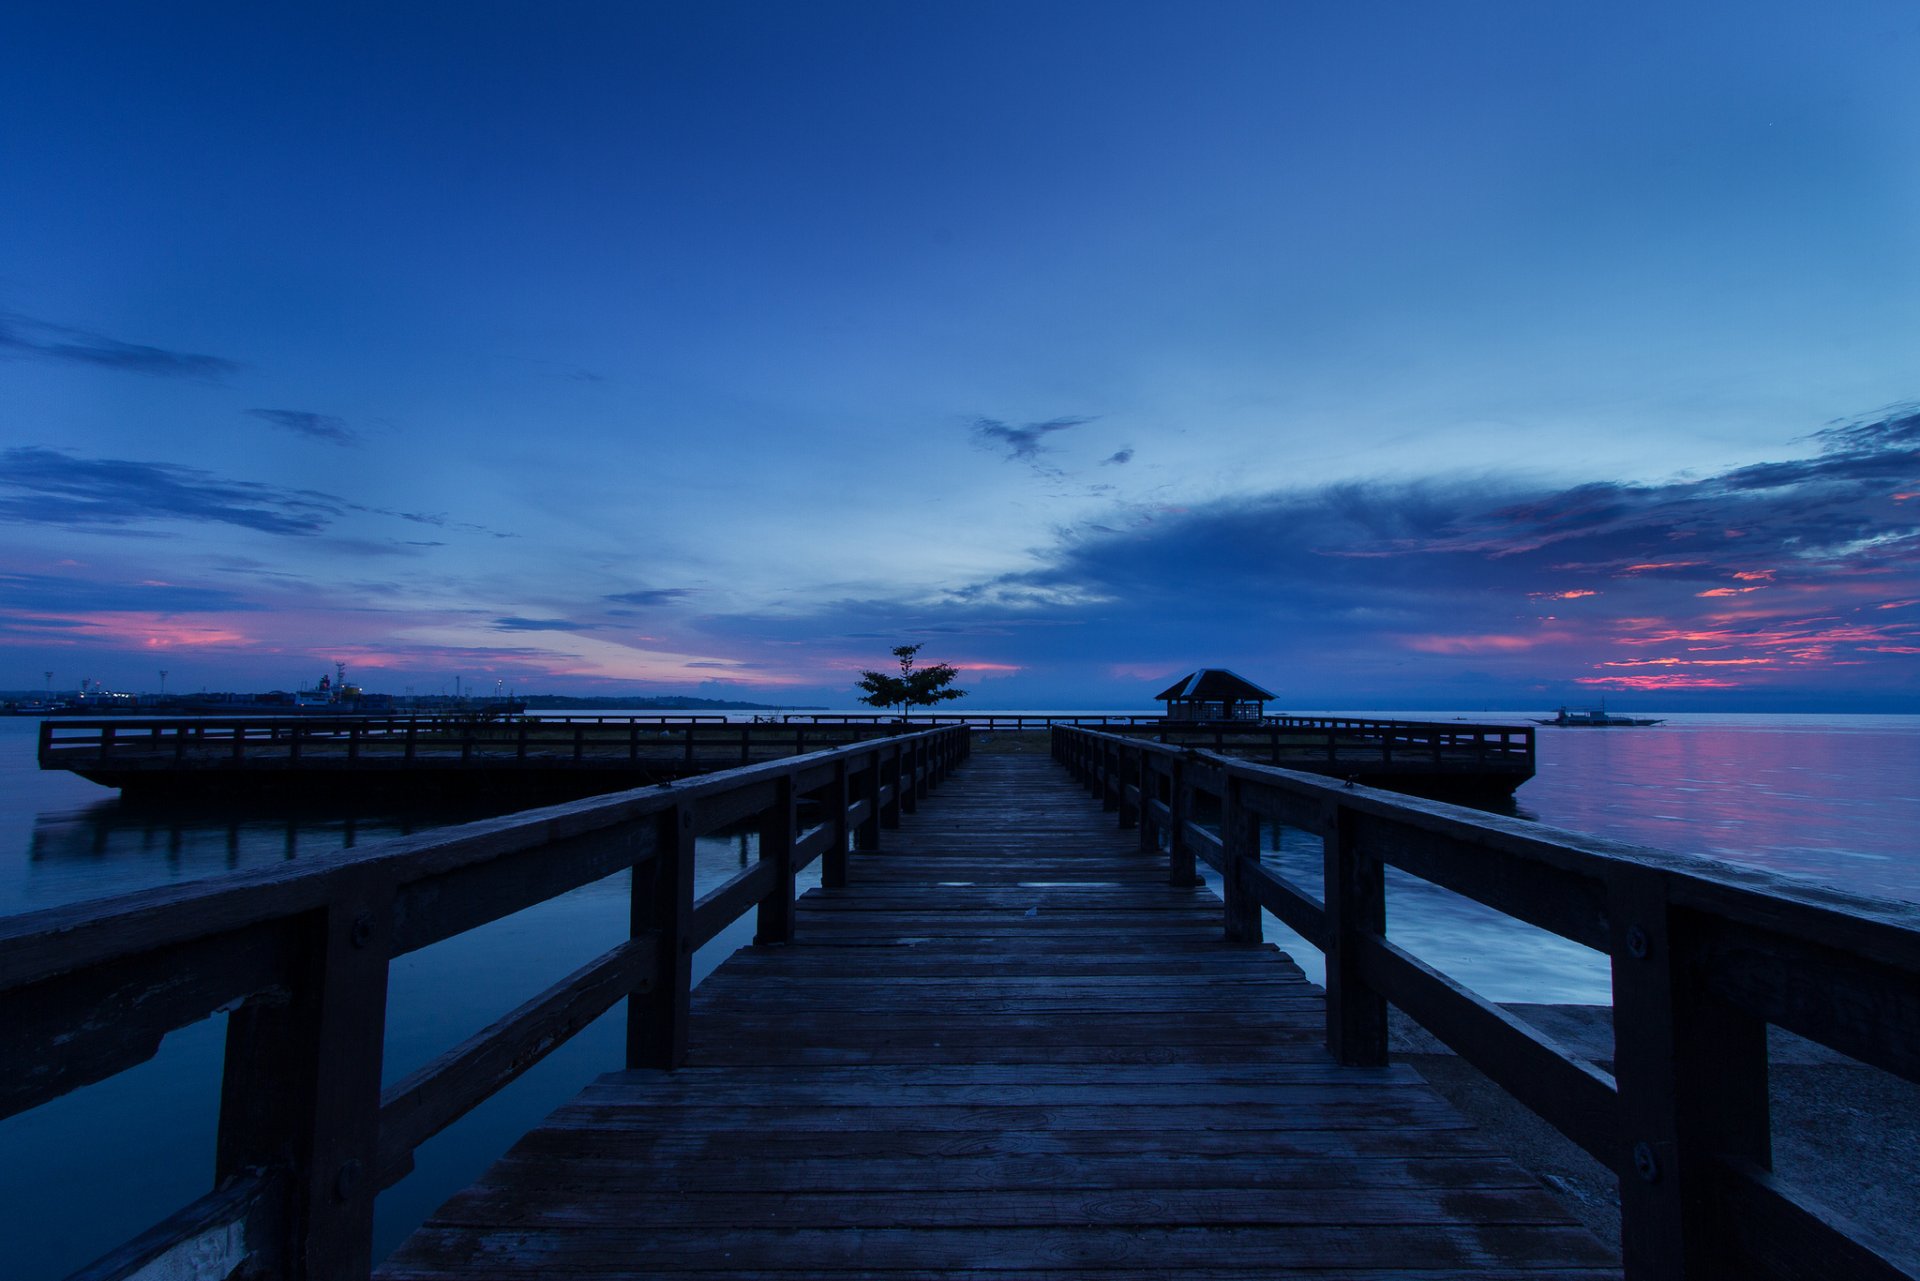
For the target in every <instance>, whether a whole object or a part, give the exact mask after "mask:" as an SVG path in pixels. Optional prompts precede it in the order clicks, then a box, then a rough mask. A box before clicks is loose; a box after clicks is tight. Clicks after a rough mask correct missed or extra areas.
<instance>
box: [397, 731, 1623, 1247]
mask: <svg viewBox="0 0 1920 1281" xmlns="http://www.w3.org/2000/svg"><path fill="white" fill-rule="evenodd" d="M1166 882H1167V872H1166V862H1165V859H1164V857H1163V858H1161V859H1159V860H1152V859H1149V858H1147V857H1145V856H1143V855H1142V854H1141V853H1140V852H1139V844H1138V841H1137V839H1136V837H1135V834H1134V833H1133V832H1123V831H1121V830H1119V829H1118V828H1116V826H1115V825H1114V821H1113V816H1112V815H1111V814H1109V813H1103V812H1102V810H1101V808H1100V806H1099V803H1098V802H1097V801H1095V800H1091V799H1089V798H1088V797H1087V796H1086V794H1085V793H1083V792H1082V791H1081V790H1080V789H1079V788H1078V787H1076V786H1075V785H1074V784H1073V782H1072V781H1071V779H1070V778H1069V776H1068V775H1067V773H1066V772H1065V771H1064V770H1063V769H1061V768H1060V767H1058V766H1056V765H1055V764H1053V762H1051V761H1050V760H1048V759H1046V758H1045V757H1044V756H1039V755H1019V754H991V753H985V754H976V755H975V756H973V757H972V758H971V759H970V760H968V761H967V762H966V763H965V764H963V765H962V766H961V768H960V769H959V770H958V771H956V773H955V774H954V775H953V776H952V777H951V779H949V780H948V781H947V782H946V783H945V784H944V785H943V786H942V787H940V788H939V789H937V790H936V791H935V792H934V793H933V794H932V795H931V796H930V797H928V798H927V799H925V800H923V801H921V803H920V807H919V810H918V812H917V813H915V814H910V815H908V816H906V817H905V818H904V819H903V822H902V827H901V830H900V831H899V832H898V833H897V839H896V838H895V834H892V833H890V834H889V837H888V847H887V849H886V850H885V851H884V852H881V853H877V854H856V855H855V856H854V857H853V860H852V864H851V874H850V884H849V886H848V887H847V888H844V889H837V890H815V891H813V892H812V893H810V894H808V895H807V896H806V897H805V898H803V899H802V900H801V902H800V904H799V906H798V918H797V922H798V923H797V931H796V941H795V942H794V943H792V944H789V945H785V946H777V947H755V948H750V949H747V950H745V951H743V952H740V953H739V954H737V955H736V956H734V957H733V958H732V959H731V960H729V961H728V962H727V963H726V964H725V965H723V966H722V967H721V968H720V969H719V970H718V971H716V972H715V973H714V974H713V975H712V976H711V977H710V978H708V979H707V980H706V982H704V983H703V984H701V986H700V987H699V988H698V989H697V990H696V991H695V992H694V994H693V1014H692V1020H691V1024H690V1029H691V1048H690V1053H689V1060H688V1066H687V1067H686V1068H684V1069H682V1070H679V1071H676V1072H672V1073H665V1072H619V1073H613V1074H610V1075H608V1076H605V1077H602V1078H601V1079H600V1080H599V1081H597V1082H596V1083H595V1084H593V1085H592V1086H590V1087H589V1088H588V1089H586V1090H585V1091H584V1092H583V1093H582V1094H581V1095H580V1096H579V1097H578V1098H577V1099H575V1100H574V1101H573V1102H572V1103H570V1104H568V1105H567V1106H565V1107H563V1108H561V1109H560V1110H559V1111H558V1112H556V1113H554V1114H553V1116H551V1117H550V1118H549V1119H548V1120H547V1121H546V1123H545V1124H543V1125H542V1126H540V1127H539V1128H538V1129H536V1130H534V1131H533V1132H532V1133H530V1134H528V1135H527V1136H526V1137H524V1138H523V1139H521V1141H520V1142H519V1143H518V1144H516V1145H515V1146H514V1148H513V1149H512V1151H510V1152H509V1153H508V1154H507V1156H506V1157H505V1158H503V1159H502V1160H501V1161H499V1162H498V1163H496V1164H495V1166H494V1167H493V1168H492V1169H491V1170H490V1171H488V1173H487V1174H486V1176H485V1177H484V1178H483V1179H482V1180H481V1181H480V1182H479V1183H478V1184H476V1185H475V1186H474V1187H472V1188H470V1189H468V1190H467V1191H465V1192H463V1193H461V1194H460V1195H459V1196H456V1197H455V1198H454V1199H453V1200H452V1201H450V1202H448V1204H447V1205H445V1206H444V1207H442V1208H441V1210H440V1211H439V1212H438V1213H437V1214H436V1215H435V1216H434V1217H433V1218H432V1219H431V1220H429V1221H428V1222H427V1224H426V1225H424V1226H423V1227H422V1228H421V1229H420V1230H419V1231H418V1232H416V1233H415V1234H414V1235H413V1236H412V1237H411V1238H410V1239H409V1240H408V1241H407V1242H406V1243H405V1244H404V1245H403V1246H402V1248H401V1249H400V1250H399V1251H398V1252H397V1253H396V1254H395V1255H394V1256H393V1257H392V1258H390V1259H389V1260H388V1261H387V1262H386V1264H385V1265H384V1267H383V1268H382V1269H381V1270H380V1273H379V1275H382V1276H385V1277H388V1278H392V1279H393V1281H403V1279H413V1278H420V1279H425V1278H435V1277H445V1278H454V1277H458V1278H476V1277H514V1276H533V1275H539V1276H543V1277H557V1276H574V1275H587V1274H591V1275H593V1276H595V1277H599V1278H606V1279H609V1281H611V1279H614V1278H621V1277H639V1276H659V1275H668V1274H671V1275H680V1274H697V1275H709V1276H761V1275H766V1274H775V1273H777V1274H779V1275H781V1276H783V1277H787V1278H792V1279H797V1278H803V1277H808V1276H821V1277H824V1276H836V1277H859V1276H869V1277H880V1276H887V1277H902V1278H904V1277H917V1276H934V1275H952V1276H965V1277H972V1278H987V1277H1001V1276H1005V1277H1013V1276H1018V1277H1022V1278H1041V1277H1048V1276H1065V1275H1068V1274H1072V1275H1076V1276H1083V1277H1084V1276H1089V1275H1099V1276H1102V1277H1113V1278H1126V1277H1140V1278H1147V1277H1156V1278H1157V1277H1168V1276H1195V1277H1200V1276H1204V1277H1209V1278H1233V1277H1254V1276H1261V1277H1272V1276H1275V1275H1293V1274H1296V1273H1298V1274H1302V1275H1316V1276H1328V1277H1331V1276H1338V1277H1355V1278H1359V1277H1386V1276H1396V1277H1405V1276H1417V1277H1422V1278H1428V1279H1430V1281H1442V1279H1446V1278H1460V1279H1462V1281H1464V1279H1465V1278H1468V1277H1476V1278H1477V1277H1496V1276H1510V1275H1511V1276H1526V1277H1531V1278H1545V1277H1568V1278H1573V1277H1579V1278H1598V1277H1612V1276H1617V1275H1618V1270H1617V1262H1616V1256H1615V1254H1614V1252H1613V1250H1612V1249H1611V1248H1610V1247H1607V1246H1603V1245H1601V1244H1600V1243H1599V1242H1597V1241H1596V1240H1595V1239H1594V1238H1593V1237H1592V1236H1590V1235H1589V1234H1588V1233H1587V1232H1586V1231H1585V1230H1584V1229H1581V1228H1579V1227H1578V1226H1576V1225H1575V1224H1574V1223H1573V1222H1572V1221H1571V1220H1570V1219H1569V1217H1568V1216H1567V1215H1566V1214H1565V1213H1564V1212H1563V1211H1562V1210H1561V1209H1560V1208H1559V1206H1558V1205H1557V1204H1556V1203H1555V1202H1554V1201H1553V1200H1552V1199H1551V1198H1550V1197H1548V1196H1547V1195H1546V1194H1545V1193H1544V1192H1543V1191H1542V1190H1541V1189H1540V1187H1539V1186H1538V1185H1537V1184H1536V1183H1535V1182H1534V1180H1533V1179H1532V1178H1531V1177H1530V1176H1528V1175H1527V1174H1526V1173H1525V1172H1523V1171H1522V1170H1520V1169H1519V1168H1518V1167H1516V1166H1515V1165H1514V1164H1513V1163H1512V1162H1511V1161H1509V1160H1508V1159H1506V1158H1505V1157H1504V1156H1502V1155H1500V1154H1499V1153H1498V1152H1496V1151H1495V1150H1493V1149H1492V1148H1491V1147H1490V1146H1489V1144H1488V1143H1487V1141H1486V1140H1485V1139H1484V1138H1483V1137H1482V1136H1481V1135H1479V1134H1478V1133H1477V1132H1476V1131H1474V1130H1473V1129H1472V1128H1471V1127H1469V1126H1468V1125H1467V1123H1466V1122H1464V1121H1463V1120H1462V1119H1461V1118H1460V1117H1459V1116H1458V1115H1457V1114H1456V1113H1455V1112H1454V1111H1453V1110H1452V1109H1451V1108H1450V1107H1449V1106H1448V1105H1447V1104H1446V1103H1445V1102H1444V1101H1443V1100H1441V1099H1440V1098H1439V1096H1438V1095H1436V1094H1435V1093H1434V1091H1433V1090H1432V1089H1431V1088H1429V1087H1428V1086H1427V1085H1426V1084H1425V1083H1424V1082H1423V1081H1421V1080H1420V1078H1419V1077H1418V1076H1417V1075H1416V1074H1415V1073H1413V1072H1412V1071H1411V1070H1410V1069H1407V1068H1405V1067H1397V1066H1396V1067H1387V1068H1343V1067H1339V1066H1337V1065H1336V1064H1335V1063H1334V1061H1333V1060H1332V1058H1331V1057H1330V1056H1329V1055H1328V1053H1327V1051H1326V1049H1325V1048H1324V1044H1323V1042H1324V1036H1325V1027H1324V1019H1325V1013H1324V1007H1323V1005H1322V1002H1321V999H1320V995H1319V991H1318V989H1316V988H1313V987H1311V986H1310V985H1308V984H1307V983H1306V982H1305V981H1304V979H1303V978H1302V976H1301V973H1300V971H1299V969H1298V968H1297V967H1295V966H1294V965H1293V964H1292V963H1291V962H1290V961H1289V960H1288V959H1287V958H1286V957H1285V956H1284V955H1282V954H1280V953H1278V952H1277V951H1275V950H1274V949H1272V948H1271V947H1262V948H1248V947H1234V946H1230V945H1228V944H1227V943H1225V942H1224V941H1223V934H1222V924H1221V920H1222V918H1221V905H1220V902H1219V900H1218V898H1216V897H1215V896H1214V894H1213V893H1212V892H1211V891H1209V890H1207V889H1205V888H1200V889H1184V888H1174V887H1170V886H1169V885H1168V884H1167V883H1166Z"/></svg>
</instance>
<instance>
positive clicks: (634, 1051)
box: [627, 802, 694, 1070]
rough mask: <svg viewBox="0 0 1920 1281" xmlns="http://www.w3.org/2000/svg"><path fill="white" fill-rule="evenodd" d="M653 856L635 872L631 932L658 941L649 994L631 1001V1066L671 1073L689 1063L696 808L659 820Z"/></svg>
mask: <svg viewBox="0 0 1920 1281" xmlns="http://www.w3.org/2000/svg"><path fill="white" fill-rule="evenodd" d="M655 822H656V824H657V826H656V827H655V839H654V852H653V857H651V858H648V859H645V860H643V861H642V862H640V863H639V864H637V865H636V866H635V867H634V869H633V886H632V891H631V893H632V903H631V908H630V911H629V918H628V919H629V922H630V925H629V932H630V936H631V937H633V938H643V937H647V936H649V935H651V936H652V938H653V940H654V957H655V966H654V979H653V985H652V987H651V988H650V989H648V990H646V991H643V992H636V993H634V994H633V995H631V996H629V997H628V998H627V1066H628V1067H629V1068H665V1069H668V1070H671V1069H673V1068H677V1067H679V1066H680V1065H682V1064H683V1063H685V1062H686V1061H687V1003H688V998H689V994H690V993H691V992H692V989H693V940H692V938H691V937H690V935H689V934H688V931H689V930H690V929H691V928H692V925H693V857H694V853H693V851H694V845H693V836H694V833H693V809H692V807H691V806H690V805H687V804H685V803H684V802H683V803H681V804H678V805H674V806H671V807H670V808H668V809H665V810H662V811H661V812H660V814H659V816H658V818H657V819H656V820H655Z"/></svg>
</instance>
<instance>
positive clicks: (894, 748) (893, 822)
mask: <svg viewBox="0 0 1920 1281" xmlns="http://www.w3.org/2000/svg"><path fill="white" fill-rule="evenodd" d="M878 755H879V757H880V760H881V762H882V763H881V771H882V773H881V779H882V782H881V786H882V787H885V788H890V789H891V792H890V794H889V795H888V798H887V802H886V804H885V805H882V806H881V807H880V826H882V827H898V826H900V742H899V740H898V739H889V740H888V742H887V744H886V746H884V747H882V748H881V749H880V752H879V753H878Z"/></svg>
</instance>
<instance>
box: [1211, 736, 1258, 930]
mask: <svg viewBox="0 0 1920 1281" xmlns="http://www.w3.org/2000/svg"><path fill="white" fill-rule="evenodd" d="M1220 852H1221V859H1220V891H1221V894H1222V896H1223V897H1224V898H1225V899H1226V933H1227V941H1228V942H1231V943H1242V944H1248V945H1251V944H1255V943H1258V942H1259V941H1260V933H1261V931H1260V900H1259V899H1257V898H1255V897H1254V893H1253V886H1252V884H1251V882H1250V881H1249V879H1248V870H1249V869H1248V865H1249V864H1250V863H1257V862H1259V861H1260V816H1259V815H1258V814H1256V813H1254V812H1253V811H1252V810H1250V809H1248V808H1247V806H1246V804H1245V801H1244V799H1243V797H1242V795H1241V785H1240V780H1239V779H1237V778H1234V777H1232V776H1231V774H1228V775H1227V776H1226V779H1225V782H1224V785H1223V786H1222V787H1221V789H1220Z"/></svg>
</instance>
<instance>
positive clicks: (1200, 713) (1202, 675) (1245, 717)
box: [1154, 667, 1273, 721]
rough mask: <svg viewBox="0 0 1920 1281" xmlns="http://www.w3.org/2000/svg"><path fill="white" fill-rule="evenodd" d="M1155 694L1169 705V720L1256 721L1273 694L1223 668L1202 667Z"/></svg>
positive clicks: (1265, 711) (1263, 713) (1263, 712)
mask: <svg viewBox="0 0 1920 1281" xmlns="http://www.w3.org/2000/svg"><path fill="white" fill-rule="evenodd" d="M1154 697H1155V698H1156V699H1158V700H1159V701H1161V702H1163V703H1165V704H1166V705H1167V719H1168V720H1170V721H1257V720H1259V719H1260V718H1261V717H1263V716H1265V715H1266V714H1267V701H1268V700H1269V699H1271V698H1272V697H1273V695H1272V694H1270V693H1268V692H1267V691H1266V690H1264V689H1261V688H1260V687H1259V686H1258V685H1255V684H1254V683H1253V682H1252V681H1250V680H1248V679H1247V678H1246V677H1244V676H1238V675H1235V674H1234V673H1233V672H1230V671H1228V670H1227V669H1226V668H1224V667H1203V668H1201V669H1200V670H1199V671H1197V672H1191V673H1189V674H1187V675H1185V676H1182V677H1181V678H1180V679H1179V680H1177V681H1175V682H1174V683H1173V684H1171V685H1169V686H1167V688H1165V689H1163V690H1161V691H1160V692H1159V693H1158V694H1155V695H1154Z"/></svg>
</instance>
